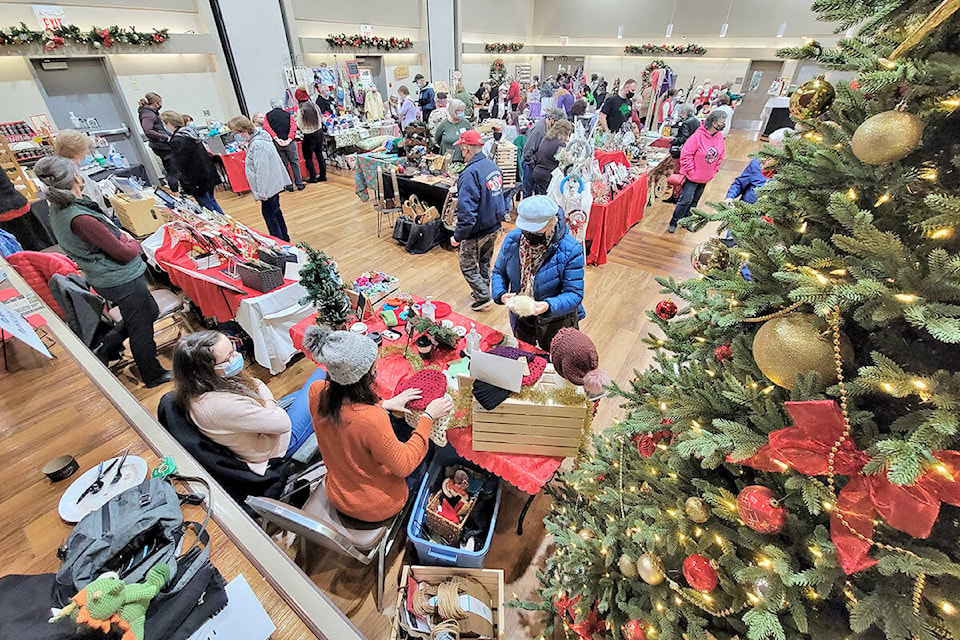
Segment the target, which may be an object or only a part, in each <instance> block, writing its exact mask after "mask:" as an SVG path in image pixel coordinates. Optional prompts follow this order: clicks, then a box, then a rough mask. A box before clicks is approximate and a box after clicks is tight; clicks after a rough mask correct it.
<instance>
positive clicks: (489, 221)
mask: <svg viewBox="0 0 960 640" xmlns="http://www.w3.org/2000/svg"><path fill="white" fill-rule="evenodd" d="M506 214H507V204H506V202H504V200H503V174H501V173H500V169H499V167H497V165H496V164H495V163H494V162H493V160H490V159H489V158H487V156H485V155H483V153H478V154H477V155H475V156H473V157H472V158H470V162H468V163H467V167H466V168H465V169H464V170H463V172H462V173H461V174H460V177H459V178H457V226H456V228H455V229H454V231H453V238H454V240H456V241H458V242H459V241H461V240H466V239H468V238H481V237H483V236H485V235H487V234H490V233H493V232H494V231H499V230H500V223H501V222H503V218H504V217H505V216H506Z"/></svg>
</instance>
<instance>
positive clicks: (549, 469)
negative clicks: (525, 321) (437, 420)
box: [290, 313, 563, 494]
mask: <svg viewBox="0 0 960 640" xmlns="http://www.w3.org/2000/svg"><path fill="white" fill-rule="evenodd" d="M447 318H449V319H450V320H451V321H453V323H454V324H456V325H461V326H463V327H469V326H470V322H471V320H470V319H469V318H466V317H464V316H461V315H459V314H456V313H451V314H450V315H448V316H447ZM314 322H316V317H315V316H310V317H309V318H306V319H305V320H302V321H300V322H298V323H297V324H296V325H294V326H293V327H292V328H291V329H290V337H291V338H293V345H294V346H295V347H296V348H297V349H300V350H301V351H304V349H303V337H304V334H305V333H306V331H307V327H309V326H310V325H311V324H313V323H314ZM476 326H477V332H478V333H479V334H480V348H481V349H483V350H487V349H489V348H490V347H493V346H495V345H497V344H499V342H500V340H501V339H502V338H503V334H501V333H500V332H499V331H497V330H495V329H491V328H490V327H488V326H486V325H482V324H479V323H477V325H476ZM367 329H368V330H369V331H380V332H382V331H383V330H384V329H386V326H385V325H384V324H383V322H382V321H379V320H378V321H376V322H372V323H371V322H369V321H368V322H367ZM397 329H398V330H400V329H403V327H398V328H397ZM405 341H406V336H404V337H403V338H401V339H400V340H397V341H396V342H395V343H390V342H389V341H386V340H385V341H384V342H383V344H384V345H390V344H397V345H403V344H406V342H405ZM457 347H458V348H457V349H437V350H434V354H433V356H432V357H431V358H430V359H429V360H427V361H426V363H427V364H428V365H431V364H440V365H441V368H446V365H447V364H448V363H450V362H452V361H453V360H456V359H458V358H459V357H460V349H461V348H463V339H461V340H460V343H458V345H457ZM411 348H413V347H412V346H411ZM304 353H305V354H306V355H307V356H308V357H309V356H310V354H309V353H307V352H306V351H304ZM413 372H414V371H413V366H412V365H411V364H410V363H409V362H408V361H407V359H406V358H404V357H403V354H402V353H390V354H388V355H386V356H384V357H381V358H380V359H379V360H378V361H377V385H378V386H379V387H380V394H381V395H382V396H383V397H384V398H392V397H393V396H394V395H396V394H395V390H396V388H397V385H398V384H400V382H401V381H402V380H404V379H405V378H407V377H408V376H410V375H411V374H413ZM447 440H448V441H449V442H450V444H451V445H453V448H454V449H456V451H457V453H458V454H460V455H461V456H463V457H464V458H466V459H467V460H470V461H471V462H473V463H474V464H476V465H479V466H480V467H482V468H484V469H486V470H487V471H489V472H490V473H493V474H494V475H496V476H498V477H500V478H503V479H504V480H506V481H507V482H509V483H510V484H512V485H513V486H515V487H517V488H518V489H520V490H521V491H525V492H527V493H529V494H536V493H537V492H538V491H540V489H542V488H543V485H545V484H546V483H547V481H548V480H549V479H550V477H551V476H552V475H553V474H554V472H556V470H557V469H559V468H560V465H561V464H562V463H563V458H562V457H556V456H532V455H516V454H508V453H494V452H490V451H474V450H473V427H472V426H468V427H462V428H459V429H449V430H448V431H447Z"/></svg>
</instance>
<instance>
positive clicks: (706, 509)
mask: <svg viewBox="0 0 960 640" xmlns="http://www.w3.org/2000/svg"><path fill="white" fill-rule="evenodd" d="M683 512H684V513H685V514H687V517H688V518H690V519H691V520H693V521H694V522H696V523H697V524H703V523H704V522H706V521H707V520H709V519H710V506H709V505H707V503H706V502H704V501H703V500H701V499H700V498H697V497H690V498H687V500H686V502H684V503H683Z"/></svg>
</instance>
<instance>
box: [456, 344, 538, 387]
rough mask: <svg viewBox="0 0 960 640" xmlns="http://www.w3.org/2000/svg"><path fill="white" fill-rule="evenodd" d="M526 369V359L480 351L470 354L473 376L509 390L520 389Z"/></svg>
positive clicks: (475, 378)
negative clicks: (503, 356) (512, 358)
mask: <svg viewBox="0 0 960 640" xmlns="http://www.w3.org/2000/svg"><path fill="white" fill-rule="evenodd" d="M525 369H526V362H525V361H521V360H510V359H509V358H502V357H500V356H495V355H493V354H491V353H483V352H479V351H478V352H474V353H472V354H471V355H470V377H471V378H473V379H474V380H481V381H483V382H486V383H489V384H492V385H493V386H495V387H500V388H501V389H507V390H508V391H513V392H517V391H520V388H521V385H522V383H523V372H524V370H525Z"/></svg>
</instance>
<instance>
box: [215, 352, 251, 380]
mask: <svg viewBox="0 0 960 640" xmlns="http://www.w3.org/2000/svg"><path fill="white" fill-rule="evenodd" d="M243 364H244V363H243V355H242V354H241V353H240V352H239V351H234V352H233V353H232V354H230V358H229V359H228V360H227V361H226V362H224V363H222V364H218V365H215V366H214V367H213V368H214V369H216V370H217V373H219V374H220V375H221V376H222V377H224V378H232V377H234V376H236V375H237V374H239V373H240V372H241V371H243Z"/></svg>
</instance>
